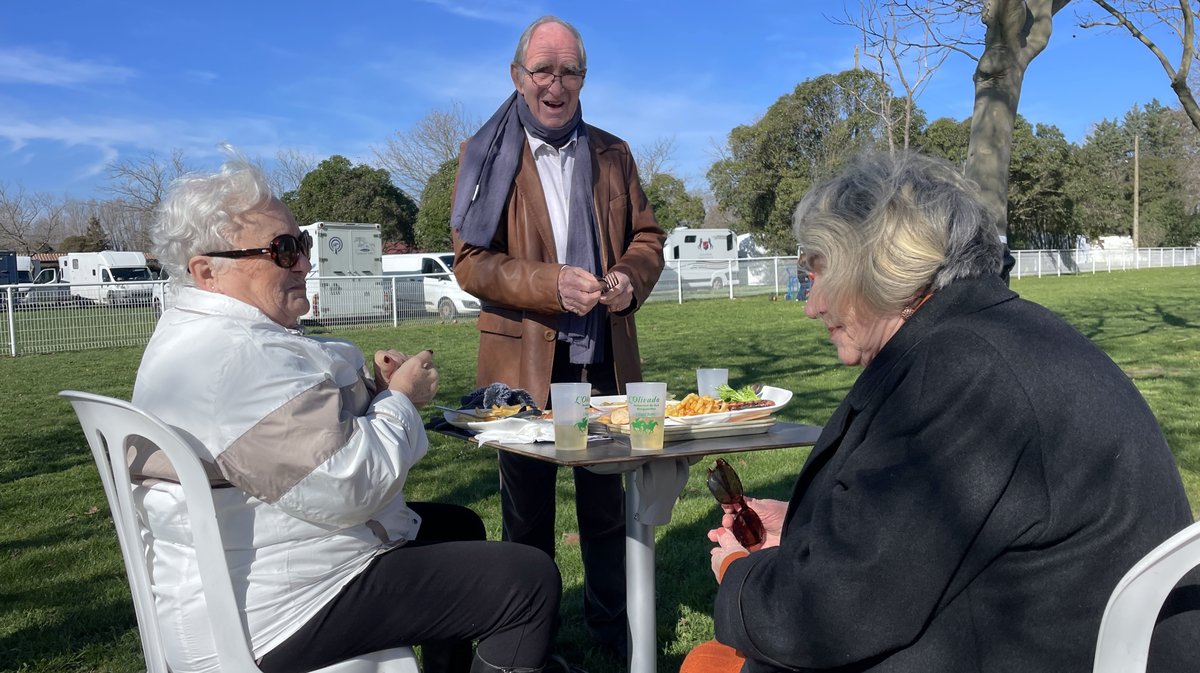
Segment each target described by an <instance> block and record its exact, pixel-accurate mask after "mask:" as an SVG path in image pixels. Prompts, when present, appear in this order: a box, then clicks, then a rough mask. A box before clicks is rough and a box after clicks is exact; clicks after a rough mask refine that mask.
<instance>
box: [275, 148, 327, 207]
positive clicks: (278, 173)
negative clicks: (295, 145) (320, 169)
mask: <svg viewBox="0 0 1200 673" xmlns="http://www.w3.org/2000/svg"><path fill="white" fill-rule="evenodd" d="M319 163H321V162H320V160H319V159H317V157H316V155H313V154H307V153H305V152H300V151H298V150H294V149H291V148H283V149H279V150H277V151H276V152H275V164H274V166H273V167H272V168H271V169H270V170H268V171H266V173H267V180H268V181H269V182H270V183H271V190H272V191H274V192H275V195H276V196H283V195H284V194H286V193H287V192H291V191H295V190H296V188H298V187H299V186H300V183H301V182H303V181H304V176H306V175H308V174H309V173H310V172H312V170H313V169H314V168H316V167H317V164H319Z"/></svg>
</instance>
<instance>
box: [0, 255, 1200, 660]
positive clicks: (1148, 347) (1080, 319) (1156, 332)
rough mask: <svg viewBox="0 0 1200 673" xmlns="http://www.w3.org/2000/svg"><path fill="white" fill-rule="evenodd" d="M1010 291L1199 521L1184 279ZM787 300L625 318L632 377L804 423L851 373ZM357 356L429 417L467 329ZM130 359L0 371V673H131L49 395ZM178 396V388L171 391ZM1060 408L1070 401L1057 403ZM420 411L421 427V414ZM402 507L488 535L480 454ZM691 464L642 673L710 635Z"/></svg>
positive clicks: (456, 446)
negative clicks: (779, 393)
mask: <svg viewBox="0 0 1200 673" xmlns="http://www.w3.org/2000/svg"><path fill="white" fill-rule="evenodd" d="M1013 288H1014V289H1016V290H1017V291H1018V292H1020V293H1021V294H1022V295H1023V296H1025V297H1027V298H1029V299H1032V300H1034V301H1037V302H1039V303H1041V304H1044V305H1046V306H1048V307H1050V308H1052V309H1053V310H1055V311H1056V312H1058V313H1059V314H1061V315H1063V316H1064V317H1066V318H1067V319H1068V320H1069V321H1070V322H1071V323H1072V324H1074V325H1075V326H1076V327H1078V328H1079V329H1080V330H1081V331H1082V332H1083V333H1084V334H1086V335H1087V336H1088V337H1090V338H1091V339H1092V340H1093V341H1095V342H1096V343H1097V344H1098V345H1099V346H1100V347H1101V348H1103V349H1104V350H1105V351H1106V352H1107V353H1108V354H1109V355H1110V356H1111V357H1112V358H1113V359H1114V360H1115V361H1116V362H1117V363H1118V364H1119V365H1120V366H1121V367H1122V368H1123V369H1124V370H1125V371H1126V373H1127V374H1128V375H1129V376H1130V377H1131V378H1132V379H1133V380H1134V382H1135V383H1136V384H1137V386H1138V387H1139V388H1140V389H1141V391H1142V393H1143V394H1144V395H1145V396H1146V399H1147V400H1148V401H1149V403H1150V406H1151V407H1152V408H1153V409H1154V411H1155V414H1156V415H1157V416H1158V419H1159V422H1160V423H1161V424H1162V426H1163V430H1164V432H1165V433H1166V435H1167V439H1168V441H1169V443H1170V445H1171V448H1172V450H1173V451H1174V453H1175V455H1176V458H1177V460H1178V462H1179V466H1180V472H1181V474H1182V476H1183V480H1184V484H1185V486H1186V488H1187V491H1188V496H1189V498H1190V499H1191V502H1192V510H1193V513H1195V512H1196V511H1197V506H1200V413H1197V408H1196V402H1195V400H1196V399H1197V396H1198V394H1200V301H1197V299H1200V292H1198V291H1197V288H1200V268H1198V267H1185V268H1177V269H1155V270H1145V271H1131V272H1125V273H1111V274H1109V273H1101V274H1097V275H1094V276H1092V275H1084V276H1078V277H1062V278H1044V279H1036V278H1032V279H1023V280H1019V281H1014V283H1013ZM802 308H803V305H802V304H800V303H798V302H770V301H767V299H766V298H747V299H738V300H735V301H729V300H712V301H691V302H687V303H684V304H682V305H678V304H673V303H652V304H650V305H648V306H646V307H645V308H644V309H643V311H642V312H641V313H640V314H639V319H638V322H639V327H640V328H641V333H642V355H643V357H644V358H645V372H646V377H647V378H648V379H653V380H665V381H666V382H667V383H668V388H669V389H670V390H671V391H674V392H676V393H686V392H687V391H690V390H692V389H694V386H695V376H694V371H693V370H694V369H695V368H696V367H699V366H727V367H729V369H730V380H731V383H733V384H735V385H740V384H745V383H751V382H755V381H761V382H765V383H770V384H773V385H778V386H781V387H784V388H789V389H791V390H793V391H795V392H796V396H795V398H794V399H793V401H792V402H791V404H790V405H789V406H788V407H787V408H786V409H784V410H783V411H781V412H780V415H781V418H782V419H783V420H787V421H793V422H803V423H812V424H821V423H823V422H824V421H825V419H826V418H827V417H828V416H829V414H830V413H831V412H832V411H833V409H834V407H835V406H836V405H837V403H838V402H839V401H840V400H841V398H842V396H843V395H844V394H845V393H846V392H847V390H849V387H850V385H851V384H852V383H853V381H854V379H855V377H856V376H857V375H858V370H857V369H853V370H852V369H848V368H846V367H843V366H841V365H840V364H838V362H837V360H836V359H835V357H834V352H833V349H832V347H831V346H830V345H829V344H828V342H827V338H826V334H825V331H824V330H823V329H822V328H821V327H820V326H819V325H818V324H816V323H814V322H813V321H809V320H806V319H805V318H804V315H803V311H802ZM338 334H339V335H341V336H345V337H346V338H349V339H351V340H353V341H354V342H355V343H357V344H358V345H359V346H361V347H362V348H363V349H364V350H366V351H368V352H370V351H372V350H375V349H378V348H384V347H398V348H400V349H402V350H405V351H415V350H419V349H422V348H427V347H429V348H433V349H434V351H435V357H436V360H437V362H438V365H439V369H440V372H441V389H442V393H441V394H440V395H439V398H440V399H438V400H437V402H439V403H444V404H454V403H456V402H457V398H458V396H459V395H461V394H463V393H464V392H467V391H469V390H470V388H471V387H472V383H473V381H474V366H475V347H476V343H477V337H476V330H475V326H474V324H473V323H471V322H465V323H461V324H451V325H414V326H404V327H400V328H395V329H394V328H390V327H384V328H371V329H361V330H354V331H339V332H338ZM141 352H142V349H141V348H140V347H125V348H112V349H108V350H93V351H86V352H79V353H55V354H47V355H29V356H23V357H19V358H15V359H14V358H0V380H4V381H7V382H8V383H7V384H6V386H5V388H6V389H7V390H8V391H9V392H8V393H7V395H6V399H5V403H4V405H3V407H2V409H0V606H3V607H2V608H0V671H10V672H15V671H20V672H22V673H34V672H39V673H41V672H47V673H48V672H55V673H57V672H60V671H61V672H68V671H70V672H82V671H112V672H124V671H134V670H143V669H144V665H143V664H142V663H141V652H140V649H139V646H138V637H137V628H136V625H135V623H134V617H133V609H132V606H131V604H130V599H129V592H128V587H127V586H126V583H125V575H124V570H123V568H122V565H121V558H120V553H119V551H118V548H117V543H116V537H115V534H114V532H113V529H112V524H111V521H110V519H109V514H108V507H107V505H106V504H105V501H104V495H103V492H102V490H101V487H100V483H99V479H98V478H97V476H96V473H95V469H94V467H93V465H92V460H91V455H90V453H89V452H88V450H87V448H86V445H85V443H84V440H83V436H82V433H81V432H80V430H79V427H78V425H77V424H76V420H75V417H74V414H73V413H72V412H71V410H70V407H69V405H68V404H67V403H65V402H62V401H60V400H59V399H58V398H56V397H55V394H56V393H57V392H58V391H59V390H63V389H68V388H71V389H79V390H87V391H91V392H96V393H100V394H103V395H111V396H116V397H121V398H125V399H128V398H129V396H130V394H131V392H132V388H133V381H134V376H135V372H136V369H137V364H138V361H139V358H140V356H141ZM186 384H187V382H186V381H180V385H186ZM1063 392H1064V394H1070V391H1069V390H1064V391H1063ZM432 413H433V412H432V411H430V412H429V415H430V416H431V415H432ZM431 441H432V446H431V449H430V452H429V455H428V456H427V457H426V459H425V460H423V461H422V462H421V463H420V464H418V465H417V467H416V468H415V469H414V471H413V473H412V476H411V478H410V481H409V484H408V486H407V487H406V489H405V490H406V495H407V496H408V498H409V499H411V500H440V501H446V502H456V503H460V504H464V505H468V506H470V507H472V508H474V509H475V510H476V511H477V512H479V513H480V514H481V515H482V516H483V517H484V520H485V521H486V523H487V525H488V530H489V534H490V536H491V537H493V538H497V539H498V538H499V534H500V514H499V512H500V506H499V498H498V494H497V488H498V483H497V476H496V465H495V455H494V453H493V452H492V451H490V450H486V449H478V448H475V447H474V446H472V445H469V444H467V443H465V442H460V441H457V440H452V439H448V438H444V437H441V436H439V435H434V436H432V438H431ZM805 453H806V451H805V450H801V449H788V450H781V451H767V452H759V453H753V454H748V455H738V456H736V457H735V458H733V464H734V465H735V467H736V468H737V469H738V472H739V473H740V475H741V477H742V480H743V481H744V482H745V484H746V489H747V491H748V492H749V493H751V494H753V495H756V496H759V497H775V498H786V497H787V496H788V495H789V493H790V490H791V485H792V481H793V479H794V477H795V475H796V474H797V472H798V471H799V468H800V465H801V463H802V462H803V459H804V457H805ZM703 474H704V470H703V469H702V466H701V465H697V466H696V467H694V468H693V470H692V476H691V479H690V480H689V482H688V485H687V487H686V488H685V489H684V492H683V494H682V496H681V498H680V501H679V504H678V506H677V507H676V509H675V513H674V518H673V520H672V521H671V523H670V524H669V525H667V526H664V527H661V528H660V529H659V530H658V533H657V535H658V634H659V650H660V654H659V662H658V664H659V670H660V671H663V672H664V673H669V672H671V671H676V670H678V668H679V663H680V661H681V660H682V658H683V655H684V654H685V653H686V651H687V650H688V649H689V648H690V647H691V646H692V645H694V644H695V643H697V642H699V641H701V640H704V639H707V638H710V637H712V621H711V619H710V618H709V616H708V615H709V613H710V611H711V605H712V597H713V594H714V591H715V584H714V582H713V579H712V576H711V573H710V571H709V567H708V558H709V556H708V548H709V543H708V542H707V540H706V539H705V535H704V534H705V531H707V530H708V529H709V528H710V527H711V526H712V524H713V523H714V522H715V521H716V519H717V506H716V504H715V502H714V501H713V499H712V497H711V496H710V495H709V494H708V492H707V489H705V487H704V484H703V479H702V477H703ZM568 475H569V473H568V472H567V471H560V479H559V491H560V493H559V495H560V497H559V503H560V506H559V512H558V521H559V524H558V525H559V533H560V543H559V554H558V557H559V564H560V566H561V568H562V572H563V581H564V591H565V595H564V603H563V606H564V607H563V614H564V617H563V630H562V633H561V636H560V643H561V645H562V649H563V650H564V653H565V654H566V656H567V657H568V658H569V659H571V660H573V661H576V662H579V663H582V664H583V665H584V667H585V668H587V669H588V670H589V671H591V672H592V673H610V672H616V671H620V670H623V669H624V666H623V664H622V663H620V662H616V661H614V660H612V659H609V658H606V657H604V656H602V655H600V654H599V653H597V652H595V651H592V650H591V649H590V648H589V645H588V638H587V636H586V632H585V630H584V629H583V627H582V624H581V607H580V605H581V600H582V599H581V591H582V585H581V582H582V579H581V578H582V574H581V569H580V563H579V552H578V545H577V544H576V542H575V541H574V538H573V536H572V535H571V533H572V532H573V531H574V530H575V522H574V509H573V499H572V490H573V489H572V486H571V483H570V481H569V479H568Z"/></svg>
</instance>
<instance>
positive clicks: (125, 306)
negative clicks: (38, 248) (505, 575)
mask: <svg viewBox="0 0 1200 673" xmlns="http://www.w3.org/2000/svg"><path fill="white" fill-rule="evenodd" d="M1012 254H1013V257H1014V258H1015V259H1016V266H1014V267H1013V270H1012V273H1011V275H1012V277H1013V278H1023V277H1026V276H1039V277H1040V276H1048V275H1062V274H1079V273H1099V272H1102V271H1103V272H1110V271H1133V270H1136V269H1148V268H1159V267H1172V266H1196V265H1197V264H1200V254H1198V250H1197V248H1141V249H1138V250H1111V251H1105V250H1090V251H1077V250H1014V251H1013V253H1012ZM681 278H682V279H683V282H680V279H681ZM319 280H321V281H328V282H327V283H324V284H321V285H319V286H318V285H315V284H314V281H313V279H310V281H309V292H310V299H311V294H312V293H313V292H314V291H316V292H319V295H320V296H319V299H318V302H317V304H318V309H319V315H313V316H309V317H308V318H306V319H305V320H304V322H305V324H306V325H307V326H309V328H310V331H326V330H336V329H339V328H342V327H345V326H354V327H364V326H378V327H389V326H391V327H398V326H400V325H402V324H407V323H410V322H414V321H420V322H435V321H442V322H446V321H450V320H457V319H459V318H474V317H475V316H476V315H478V313H479V306H478V303H477V302H474V298H473V297H470V295H466V294H465V293H462V292H461V290H458V291H457V294H455V288H456V287H457V285H456V284H455V283H454V282H453V279H448V278H446V277H445V276H444V275H437V274H435V275H432V276H429V277H426V278H422V277H421V276H411V277H405V276H386V277H382V278H381V277H378V276H374V277H372V276H358V277H346V276H339V277H329V278H321V279H319ZM166 283H167V281H147V282H142V283H123V284H122V287H123V288H125V291H123V292H113V293H111V294H110V293H109V292H107V290H108V289H109V288H108V287H106V288H104V289H105V290H106V291H105V292H101V293H97V292H96V291H95V290H96V289H97V288H95V287H92V286H91V285H83V284H78V283H77V284H75V285H67V284H65V283H58V284H47V285H0V324H2V325H3V327H2V328H0V353H3V354H7V355H11V356H16V355H22V354H27V353H49V352H54V351H71V350H86V349H91V348H110V347H114V346H136V345H141V344H144V343H146V341H147V340H149V338H150V335H151V334H152V333H153V332H154V326H155V324H156V323H157V321H158V316H159V314H160V313H161V312H162V311H163V310H164V309H165V308H169V307H170V306H171V304H172V294H171V292H170V290H169V289H168V288H167V286H166ZM88 297H98V298H99V299H90V298H88ZM742 297H763V298H767V299H771V300H776V299H778V300H801V299H804V298H805V297H806V287H805V283H804V279H802V278H800V277H799V276H798V275H797V273H796V258H795V257H754V258H743V259H736V260H721V261H717V262H714V261H713V260H703V264H700V263H699V261H697V260H677V261H671V262H668V263H667V265H666V267H665V268H664V270H663V273H662V276H661V277H660V278H659V281H658V284H657V285H655V287H654V290H653V291H652V292H651V294H650V300H651V301H674V302H680V303H682V302H683V301H684V300H686V299H736V298H742Z"/></svg>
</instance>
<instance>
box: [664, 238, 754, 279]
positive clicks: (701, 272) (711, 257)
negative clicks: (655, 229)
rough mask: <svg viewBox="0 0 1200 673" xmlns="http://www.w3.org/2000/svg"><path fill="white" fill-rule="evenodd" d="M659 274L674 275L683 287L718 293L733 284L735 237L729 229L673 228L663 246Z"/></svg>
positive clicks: (735, 262)
mask: <svg viewBox="0 0 1200 673" xmlns="http://www.w3.org/2000/svg"><path fill="white" fill-rule="evenodd" d="M663 258H664V261H665V262H666V266H665V268H664V272H663V275H667V274H669V273H672V272H673V273H674V274H675V275H677V277H678V279H679V280H681V281H683V283H684V284H687V285H706V286H709V287H711V288H712V289H714V290H720V289H721V288H723V287H726V286H727V285H730V284H733V283H736V282H737V273H738V245H737V234H735V233H734V232H733V230H732V229H691V228H688V227H676V228H675V229H674V230H672V231H671V233H670V234H668V235H667V240H666V242H665V243H663Z"/></svg>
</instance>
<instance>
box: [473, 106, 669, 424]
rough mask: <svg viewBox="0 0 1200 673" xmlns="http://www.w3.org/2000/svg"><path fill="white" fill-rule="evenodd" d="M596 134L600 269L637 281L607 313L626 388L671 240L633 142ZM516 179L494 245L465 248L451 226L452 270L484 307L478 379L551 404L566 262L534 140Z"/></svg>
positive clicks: (636, 374) (592, 131) (637, 373)
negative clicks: (617, 308) (624, 305)
mask: <svg viewBox="0 0 1200 673" xmlns="http://www.w3.org/2000/svg"><path fill="white" fill-rule="evenodd" d="M588 140H589V141H590V144H591V147H592V175H593V176H594V178H593V179H594V180H595V184H594V185H593V187H592V191H593V197H594V199H595V209H596V219H597V225H598V226H599V237H598V240H599V241H600V265H601V275H603V274H605V273H608V272H609V271H621V272H623V273H625V274H626V275H627V276H629V279H630V281H631V282H632V283H633V293H634V300H633V303H632V304H631V305H630V307H629V308H628V309H626V310H625V311H624V312H623V314H622V315H617V314H612V313H610V314H609V322H610V325H611V327H612V353H613V359H614V361H615V363H614V364H615V369H616V372H615V373H616V379H617V387H618V389H619V390H620V391H622V392H624V389H625V384H626V383H628V382H630V381H640V380H641V378H642V367H641V357H640V355H639V353H638V345H637V327H636V326H635V325H634V320H633V313H634V312H636V310H637V309H638V308H639V307H640V306H641V305H642V304H643V303H644V302H645V301H646V297H647V296H649V294H650V290H652V289H653V288H654V284H655V283H656V282H658V276H659V274H660V273H661V272H662V268H663V256H662V246H663V240H664V239H665V238H666V236H665V234H664V233H663V231H662V229H660V228H659V226H658V222H657V221H655V219H654V213H653V212H652V211H651V210H650V204H649V203H648V202H647V201H646V195H645V193H644V192H643V191H642V187H641V184H640V183H639V181H638V173H637V167H636V166H635V164H634V160H633V155H632V153H631V152H630V150H629V145H627V144H626V143H625V141H623V140H621V139H620V138H618V137H616V136H614V135H612V134H610V133H607V132H605V131H602V130H600V129H598V128H596V127H594V126H590V125H589V126H588ZM513 183H514V184H513V188H512V191H510V192H509V195H508V203H507V205H506V207H505V215H504V217H503V218H502V219H501V222H500V226H499V228H498V229H497V231H496V235H495V237H493V239H492V243H491V245H490V246H488V247H477V246H472V245H466V244H464V243H463V242H462V240H460V239H459V238H458V236H457V235H454V234H453V232H452V235H453V236H454V275H455V276H457V278H458V282H459V284H460V285H461V286H462V288H463V289H464V290H466V291H467V292H469V293H471V294H472V295H475V296H476V297H478V298H479V299H480V300H481V301H482V303H483V309H482V311H481V312H480V314H479V360H478V362H477V363H476V368H475V382H476V384H477V385H480V386H482V385H487V384H489V383H494V382H498V381H499V382H503V383H506V384H508V385H509V386H512V387H518V388H524V389H525V390H528V391H529V393H530V394H531V395H532V396H533V398H534V399H535V400H536V401H537V403H538V405H539V406H542V407H544V406H545V405H546V400H547V398H548V396H549V392H550V370H551V367H552V365H553V363H554V346H555V341H556V339H557V336H558V320H559V317H560V316H561V315H562V311H561V309H560V308H559V304H558V271H559V267H561V266H562V263H561V262H560V261H559V260H558V254H557V252H556V251H555V247H554V234H553V231H552V229H551V226H550V212H549V210H548V209H547V208H546V197H545V194H544V193H543V192H542V184H541V181H540V180H539V179H538V173H537V167H536V166H535V165H534V161H533V154H532V153H531V152H530V149H529V143H528V142H526V143H525V149H524V151H523V153H522V155H521V163H520V165H519V166H518V168H517V175H516V178H514V180H513ZM456 187H457V185H456ZM464 392H466V391H464Z"/></svg>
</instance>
